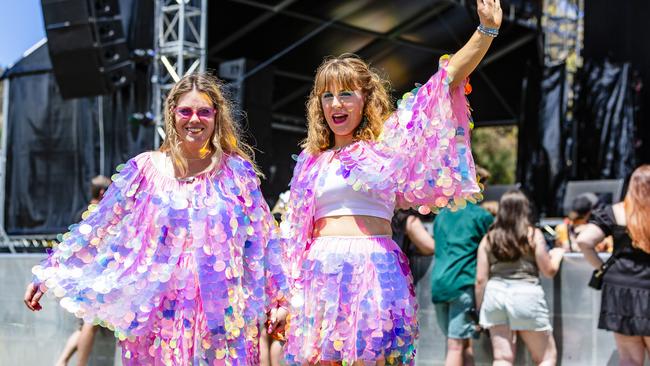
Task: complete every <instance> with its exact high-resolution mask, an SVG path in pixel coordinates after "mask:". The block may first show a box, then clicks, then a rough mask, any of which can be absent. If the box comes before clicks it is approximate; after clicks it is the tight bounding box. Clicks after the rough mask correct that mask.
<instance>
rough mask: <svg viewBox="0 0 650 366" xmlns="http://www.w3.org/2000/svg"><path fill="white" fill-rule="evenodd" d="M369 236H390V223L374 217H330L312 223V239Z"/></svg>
mask: <svg viewBox="0 0 650 366" xmlns="http://www.w3.org/2000/svg"><path fill="white" fill-rule="evenodd" d="M369 235H392V231H391V228H390V221H388V220H386V219H382V218H379V217H374V216H332V217H321V218H320V219H318V220H316V222H315V223H314V232H313V236H314V238H316V237H319V236H369Z"/></svg>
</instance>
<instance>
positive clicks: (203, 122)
mask: <svg viewBox="0 0 650 366" xmlns="http://www.w3.org/2000/svg"><path fill="white" fill-rule="evenodd" d="M176 105H177V107H176V108H175V109H174V118H175V124H174V126H175V128H176V133H177V134H178V139H179V142H180V144H181V146H182V148H183V151H184V152H185V153H186V154H187V157H191V158H193V157H202V156H205V155H207V154H208V153H210V140H211V139H212V135H213V134H214V129H215V115H216V113H217V111H216V110H215V109H214V106H213V105H212V101H211V100H210V97H208V96H207V95H206V94H204V93H201V92H199V91H197V90H195V89H194V90H192V91H190V92H187V93H185V94H183V95H181V96H180V97H179V98H178V102H177V103H176Z"/></svg>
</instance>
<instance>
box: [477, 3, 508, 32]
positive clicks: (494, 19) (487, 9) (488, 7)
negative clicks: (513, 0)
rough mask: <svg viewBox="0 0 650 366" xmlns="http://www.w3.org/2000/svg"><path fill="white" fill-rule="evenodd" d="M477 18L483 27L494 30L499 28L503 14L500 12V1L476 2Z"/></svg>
mask: <svg viewBox="0 0 650 366" xmlns="http://www.w3.org/2000/svg"><path fill="white" fill-rule="evenodd" d="M476 8H477V10H478V17H479V19H480V20H481V24H482V25H483V26H484V27H488V28H496V29H499V27H501V20H502V18H503V12H502V11H501V1H499V0H476Z"/></svg>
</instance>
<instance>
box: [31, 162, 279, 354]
mask: <svg viewBox="0 0 650 366" xmlns="http://www.w3.org/2000/svg"><path fill="white" fill-rule="evenodd" d="M161 155H162V153H157V152H149V153H143V154H141V155H139V156H137V157H135V158H133V159H131V160H130V161H129V162H127V163H126V164H125V165H123V166H120V167H118V173H117V174H116V175H114V176H113V184H112V185H111V186H110V187H109V189H108V191H107V192H106V194H105V196H104V198H103V199H102V201H101V202H100V203H99V204H97V205H91V206H90V207H89V211H88V212H87V213H86V214H84V219H83V221H81V222H80V223H78V224H74V225H72V226H71V227H70V231H69V232H68V233H66V234H65V235H63V236H62V238H61V239H60V240H61V241H60V244H59V245H58V246H57V247H56V248H55V250H54V251H53V252H52V253H51V254H50V256H49V258H48V259H47V260H45V261H44V262H43V263H42V264H41V265H39V266H36V267H34V269H33V273H34V275H35V278H36V281H37V282H39V283H41V284H42V286H45V287H46V288H47V289H48V291H49V292H50V293H53V294H54V295H56V296H57V297H60V298H61V305H62V306H63V307H64V308H65V309H67V310H68V311H70V312H72V313H74V314H75V315H76V316H77V317H79V318H83V319H84V320H85V321H87V322H96V323H99V324H101V325H102V326H105V327H108V328H109V329H112V330H114V331H115V334H116V337H118V338H119V340H120V343H121V346H122V350H123V364H124V365H257V364H259V355H258V337H259V332H260V331H261V330H260V327H259V324H260V320H263V318H262V317H263V316H264V312H265V309H267V308H268V307H269V306H275V304H276V303H278V302H280V301H283V300H282V299H283V298H284V296H285V291H286V289H287V286H286V277H285V275H284V271H283V268H282V265H281V264H282V262H281V257H280V250H279V241H278V240H277V235H275V236H272V234H273V233H274V231H275V229H276V225H275V222H274V221H273V218H272V216H271V215H270V213H269V209H268V206H267V205H266V202H265V201H264V199H263V197H262V194H261V192H260V190H259V179H258V178H257V176H256V175H255V172H254V170H253V169H252V166H251V164H250V163H248V162H247V161H245V160H244V159H242V158H240V157H238V156H229V157H225V158H224V159H223V160H222V161H221V162H220V163H219V164H216V165H215V168H214V169H212V170H210V171H208V172H205V173H202V174H200V175H198V176H196V177H194V178H193V179H189V180H186V181H179V180H177V179H175V178H173V175H170V174H165V173H164V171H163V170H161V169H160V167H159V166H157V164H155V162H156V160H157V159H155V157H160V156H161Z"/></svg>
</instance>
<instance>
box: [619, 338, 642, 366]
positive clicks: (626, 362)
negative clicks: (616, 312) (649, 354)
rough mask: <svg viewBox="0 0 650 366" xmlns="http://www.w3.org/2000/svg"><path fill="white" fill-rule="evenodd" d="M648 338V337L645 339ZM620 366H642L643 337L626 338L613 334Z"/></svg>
mask: <svg viewBox="0 0 650 366" xmlns="http://www.w3.org/2000/svg"><path fill="white" fill-rule="evenodd" d="M645 338H648V337H645ZM614 339H615V340H616V348H617V349H618V359H619V361H618V362H619V365H620V366H642V365H643V361H644V359H645V350H646V344H648V343H645V339H644V337H641V336H628V335H624V334H620V333H616V332H614Z"/></svg>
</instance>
